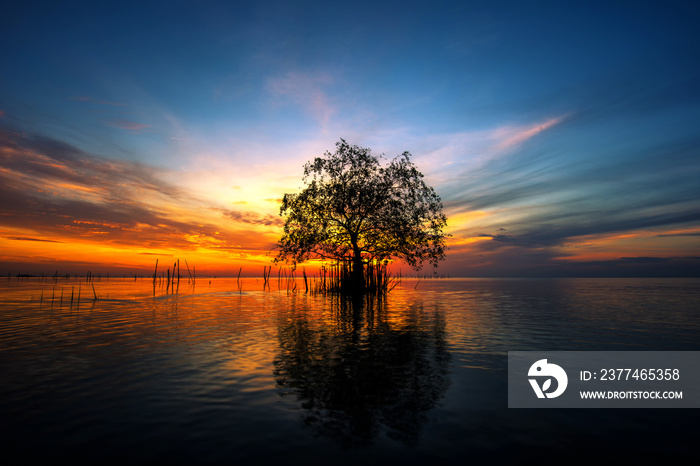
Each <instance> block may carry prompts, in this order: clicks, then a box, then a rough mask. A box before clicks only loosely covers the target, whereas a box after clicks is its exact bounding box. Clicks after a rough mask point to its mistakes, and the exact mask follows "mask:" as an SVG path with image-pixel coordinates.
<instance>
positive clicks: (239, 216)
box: [215, 209, 284, 227]
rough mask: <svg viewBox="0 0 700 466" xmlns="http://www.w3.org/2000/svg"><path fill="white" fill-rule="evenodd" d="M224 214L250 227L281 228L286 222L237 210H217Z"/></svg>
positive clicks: (270, 216) (269, 216)
mask: <svg viewBox="0 0 700 466" xmlns="http://www.w3.org/2000/svg"><path fill="white" fill-rule="evenodd" d="M215 210H217V211H219V212H221V213H223V214H224V215H225V216H226V217H228V218H230V219H233V220H235V221H237V222H241V223H247V224H250V225H264V226H279V227H281V226H282V225H284V221H283V220H282V219H281V218H280V217H279V216H275V215H270V214H264V215H261V214H259V213H256V212H241V211H237V210H228V209H215Z"/></svg>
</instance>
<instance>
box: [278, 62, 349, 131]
mask: <svg viewBox="0 0 700 466" xmlns="http://www.w3.org/2000/svg"><path fill="white" fill-rule="evenodd" d="M333 82H334V80H333V78H332V77H331V76H330V75H329V74H327V73H317V74H306V73H294V72H289V73H287V74H286V75H284V76H283V77H278V78H271V79H269V80H268V81H267V89H268V91H269V92H270V93H271V94H272V95H275V96H281V97H284V98H286V99H289V100H290V101H292V102H294V103H295V104H297V105H299V106H301V107H302V108H303V109H304V110H305V111H306V112H307V113H309V114H311V115H312V116H313V117H314V118H316V120H318V121H319V122H320V123H321V124H322V125H324V126H325V125H327V124H328V122H329V120H330V118H331V117H332V116H333V114H335V113H336V109H335V107H334V106H333V104H332V103H331V102H330V98H329V97H328V95H327V93H326V92H325V91H324V90H323V88H325V87H328V86H330V85H331V84H333Z"/></svg>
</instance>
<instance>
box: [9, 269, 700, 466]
mask: <svg viewBox="0 0 700 466" xmlns="http://www.w3.org/2000/svg"><path fill="white" fill-rule="evenodd" d="M93 285H94V289H93ZM270 288H271V289H263V282H262V280H257V279H245V280H241V282H240V283H238V282H237V281H236V280H235V279H233V280H230V279H214V280H212V281H211V282H210V281H209V280H198V283H197V284H196V286H194V287H193V286H191V285H182V284H181V286H180V288H179V290H178V292H177V294H172V293H166V292H165V290H164V289H162V288H161V287H158V288H157V289H156V292H155V296H154V290H153V288H152V286H151V284H150V283H149V282H148V281H146V280H144V281H140V280H139V281H134V280H128V279H114V278H112V279H109V280H104V279H103V280H101V281H94V282H92V283H87V282H85V281H78V280H58V281H57V282H54V281H53V280H49V281H47V280H44V281H40V280H38V279H29V280H27V279H23V280H17V279H12V280H5V279H4V280H2V281H0V421H1V425H2V432H0V447H2V451H3V453H4V456H5V458H6V459H7V458H9V459H12V458H13V457H19V458H21V459H22V461H26V462H29V463H31V462H33V461H35V460H41V461H43V460H61V459H70V460H73V461H74V462H76V461H77V462H80V463H83V462H84V463H93V462H102V463H103V462H105V461H107V462H112V461H128V462H131V463H133V462H161V461H169V462H175V463H195V464H199V463H205V462H222V463H237V464H305V463H314V462H317V461H321V460H325V461H332V463H334V464H379V463H385V462H387V461H391V462H392V463H398V462H404V463H425V462H431V464H439V463H444V464H465V463H467V462H473V461H491V460H496V459H510V460H513V461H520V460H524V459H532V460H537V461H543V462H548V461H552V460H554V459H557V458H558V459H559V460H564V461H571V460H573V458H577V457H581V456H589V457H591V458H592V459H595V458H599V459H600V460H605V459H606V458H608V459H609V458H610V457H611V456H612V455H616V456H621V457H623V458H626V459H640V458H645V459H648V458H657V459H660V460H663V459H669V458H677V457H685V456H691V455H692V456H694V455H695V452H696V447H695V443H696V438H697V433H698V427H697V426H698V425H700V412H698V411H700V410H697V409H645V410H643V409H569V410H566V409H539V410H535V409H533V410H522V409H521V410H515V409H508V408H507V372H506V371H507V352H508V351H514V350H635V351H636V350H640V351H641V350H692V351H695V350H700V280H698V279H557V280H554V279H552V280H526V279H522V280H507V279H503V280H495V279H444V280H425V281H420V282H416V281H404V282H403V283H402V284H401V285H400V286H399V287H397V288H396V289H394V290H393V291H392V292H391V293H390V294H389V296H388V298H386V299H384V300H382V301H377V300H374V301H371V302H369V301H364V302H351V301H347V300H342V299H339V298H337V297H329V296H321V295H316V296H313V295H308V294H305V293H296V292H293V293H292V292H288V291H287V290H286V289H278V288H277V283H276V281H275V280H273V283H272V286H271V287H270ZM283 288H284V287H283ZM78 293H80V302H79V303H78V299H77V297H78ZM71 295H72V296H73V302H72V303H71ZM95 296H97V297H98V298H99V299H97V300H95V299H94V297H95ZM553 455H554V456H553ZM557 455H558V456H557ZM4 462H5V461H4Z"/></svg>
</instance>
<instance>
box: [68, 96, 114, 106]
mask: <svg viewBox="0 0 700 466" xmlns="http://www.w3.org/2000/svg"><path fill="white" fill-rule="evenodd" d="M71 100H77V101H79V102H90V103H95V104H100V105H111V106H115V107H123V106H124V105H125V104H122V103H119V102H109V101H107V100H98V99H93V98H92V97H86V96H76V97H72V98H71Z"/></svg>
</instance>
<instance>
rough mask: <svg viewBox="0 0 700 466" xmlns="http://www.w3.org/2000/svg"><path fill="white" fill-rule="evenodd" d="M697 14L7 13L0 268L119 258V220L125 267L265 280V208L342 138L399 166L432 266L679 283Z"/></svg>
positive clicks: (107, 9)
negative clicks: (429, 217) (444, 231)
mask: <svg viewBox="0 0 700 466" xmlns="http://www.w3.org/2000/svg"><path fill="white" fill-rule="evenodd" d="M699 12H700V8H699V7H697V6H696V5H695V4H693V2H435V1H432V2H353V3H352V4H340V3H336V2H264V1H261V2H213V1H210V2H206V1H204V2H203V1H197V2H189V1H187V2H167V4H166V3H163V2H134V3H130V2H123V1H122V2H62V3H56V2H46V3H45V4H42V3H41V2H33V3H32V4H26V3H19V2H16V3H15V4H13V5H9V6H6V7H4V15H3V18H2V19H0V43H1V44H2V45H0V47H1V50H2V57H3V59H2V60H1V61H0V131H2V139H1V140H0V143H1V144H2V145H1V146H0V149H2V151H3V152H2V154H3V158H2V167H0V168H2V172H0V173H2V176H3V184H4V188H3V191H4V192H3V200H2V205H0V208H1V209H2V211H1V212H0V214H1V215H0V238H2V239H1V240H0V241H1V242H0V245H1V247H2V249H3V250H5V253H4V254H3V255H2V257H0V261H2V262H4V263H6V264H8V265H12V266H13V267H15V266H16V267H20V266H21V267H28V268H31V267H34V266H35V267H37V268H41V267H46V268H50V269H51V268H55V267H56V264H57V263H63V264H68V263H74V265H75V266H76V267H78V266H84V265H85V264H89V260H88V259H87V258H85V257H82V256H80V254H78V251H77V250H76V251H75V252H74V253H71V254H73V255H71V254H68V255H66V253H65V252H64V253H59V252H58V250H59V249H60V250H62V251H66V250H67V249H66V245H68V244H73V245H75V246H76V248H77V247H78V245H80V249H81V250H84V249H85V245H90V244H101V245H102V246H104V245H105V244H109V245H110V247H111V249H110V250H109V251H104V252H103V253H101V254H103V255H98V256H99V261H111V260H113V259H114V257H115V256H120V257H122V256H124V257H125V258H124V263H123V264H121V265H122V266H123V267H127V266H128V263H127V262H126V261H127V256H128V254H127V255H126V256H125V255H124V250H126V249H128V248H131V249H129V250H132V251H133V249H134V248H135V247H136V245H137V244H141V243H138V242H137V238H138V237H139V235H137V234H136V233H134V232H136V231H138V232H140V233H141V234H140V237H143V236H144V235H145V236H148V237H149V238H152V241H150V242H149V243H148V247H147V248H145V249H144V250H141V251H140V252H138V254H141V257H146V256H148V255H152V254H155V253H159V254H164V255H168V254H170V255H176V256H182V255H183V254H184V255H187V254H191V255H192V256H195V257H198V258H199V260H200V261H203V262H204V263H210V264H212V265H211V266H212V268H216V269H217V270H225V268H226V267H227V265H226V264H234V263H235V264H239V263H242V264H246V265H248V264H249V265H250V266H251V267H261V265H262V264H263V262H264V260H265V259H264V251H267V250H269V248H270V247H271V246H272V244H274V241H275V240H276V238H278V237H279V236H280V229H279V218H278V217H277V213H278V210H279V205H278V203H277V199H279V198H280V197H281V196H282V194H283V193H285V192H291V191H294V190H297V189H298V188H299V187H300V179H301V171H302V166H303V164H304V162H306V161H307V160H310V159H312V158H313V157H316V156H320V155H321V154H322V153H323V152H325V151H326V150H332V149H333V147H334V144H335V142H336V141H338V140H339V139H340V138H344V139H346V140H347V141H348V142H349V143H351V144H357V145H360V146H363V147H371V148H372V149H373V150H374V151H375V152H376V153H384V154H386V156H388V157H391V156H394V155H396V154H399V153H401V152H403V151H405V150H408V151H410V152H411V153H412V154H413V157H414V158H413V160H414V162H415V163H416V164H417V165H418V167H419V169H420V170H421V171H422V172H423V173H425V174H426V177H427V180H428V181H429V183H431V184H432V185H433V186H434V187H435V188H436V190H437V191H438V193H439V194H440V195H441V196H442V199H443V203H444V205H445V210H446V213H447V214H448V223H449V224H450V228H451V229H450V232H451V234H452V235H453V236H452V239H451V245H450V251H448V260H447V261H446V262H445V263H444V265H443V266H442V267H441V268H442V270H443V271H444V272H446V273H451V274H454V275H484V276H493V275H495V276H521V275H547V276H564V275H566V276H569V275H575V276H578V275H605V276H607V275H697V274H699V273H700V272H699V270H700V267H699V264H700V260H699V259H698V257H700V203H699V202H698V198H699V197H700V196H699V195H700V183H699V182H698V180H699V179H700V176H699V175H700V153H699V150H700V134H699V132H698V128H699V127H700V125H699V123H700V65H699V64H698V63H700V61H699V60H698V59H699V58H700V54H699V52H700V33H698V32H697V27H696V25H697V24H698V20H699V19H700V14H699ZM48 167H53V168H51V169H50V168H48ZM58 167H60V169H59V168H58ZM48 186H53V187H54V189H46V188H47V187H48ZM44 214H46V215H44ZM87 225H89V226H90V227H89V228H88V227H87ZM39 246H41V247H39ZM120 248H122V249H120ZM146 249H147V250H146ZM68 250H70V248H68ZM120 251H121V252H120ZM149 251H150V252H149ZM154 251H155V252H154ZM79 256H80V257H79ZM95 257H97V256H95ZM150 259H151V258H150V257H149V260H150ZM94 260H96V261H98V259H94ZM130 260H131V261H132V262H138V261H137V260H136V259H135V258H134V257H131V259H130ZM235 269H236V270H237V266H235Z"/></svg>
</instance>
